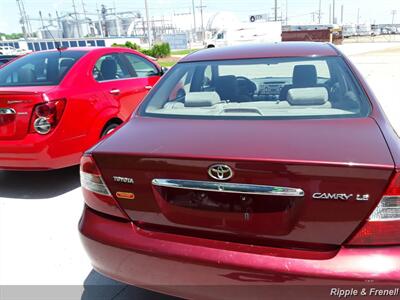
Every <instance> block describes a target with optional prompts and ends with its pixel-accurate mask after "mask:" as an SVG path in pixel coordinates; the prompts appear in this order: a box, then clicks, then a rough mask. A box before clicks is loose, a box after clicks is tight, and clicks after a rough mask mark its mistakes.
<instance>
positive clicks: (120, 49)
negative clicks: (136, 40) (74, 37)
mask: <svg viewBox="0 0 400 300" xmlns="http://www.w3.org/2000/svg"><path fill="white" fill-rule="evenodd" d="M55 51H61V52H69V51H86V52H100V53H109V52H113V51H114V52H135V53H137V51H135V50H133V49H130V48H127V47H93V46H86V47H66V48H61V49H60V50H57V49H49V50H41V51H35V52H32V53H43V52H55Z"/></svg>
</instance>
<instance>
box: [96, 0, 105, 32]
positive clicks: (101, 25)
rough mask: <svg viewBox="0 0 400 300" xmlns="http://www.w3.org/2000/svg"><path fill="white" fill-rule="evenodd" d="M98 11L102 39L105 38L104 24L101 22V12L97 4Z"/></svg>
mask: <svg viewBox="0 0 400 300" xmlns="http://www.w3.org/2000/svg"><path fill="white" fill-rule="evenodd" d="M96 10H97V18H98V24H99V33H100V36H101V37H104V32H103V24H102V22H101V15H100V10H99V7H98V5H97V3H96Z"/></svg>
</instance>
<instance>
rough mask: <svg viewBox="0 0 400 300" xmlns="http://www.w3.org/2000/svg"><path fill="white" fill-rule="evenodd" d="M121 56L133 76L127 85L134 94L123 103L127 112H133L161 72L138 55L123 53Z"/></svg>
mask: <svg viewBox="0 0 400 300" xmlns="http://www.w3.org/2000/svg"><path fill="white" fill-rule="evenodd" d="M121 56H122V59H123V60H124V63H125V64H126V66H127V67H128V68H129V72H130V73H131V74H133V78H132V79H131V80H129V84H130V85H131V88H132V89H133V90H134V91H135V92H134V94H133V95H132V97H130V100H129V101H127V102H126V103H124V106H126V109H127V110H130V111H133V110H135V109H136V107H137V106H138V105H139V104H140V102H141V101H142V100H143V98H144V97H145V96H146V95H147V93H148V92H149V91H150V89H151V88H152V87H153V86H154V85H155V84H156V82H157V81H158V80H159V79H160V76H161V72H160V70H159V69H158V68H157V67H156V66H155V64H153V63H152V62H151V61H149V60H148V59H146V58H144V57H142V56H140V55H137V54H134V53H128V52H125V53H121Z"/></svg>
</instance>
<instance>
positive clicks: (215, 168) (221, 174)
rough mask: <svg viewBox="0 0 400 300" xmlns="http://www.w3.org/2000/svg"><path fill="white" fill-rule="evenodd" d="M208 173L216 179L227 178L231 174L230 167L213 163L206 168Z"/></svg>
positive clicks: (230, 176) (229, 177)
mask: <svg viewBox="0 0 400 300" xmlns="http://www.w3.org/2000/svg"><path fill="white" fill-rule="evenodd" d="M208 175H210V177H211V178H213V179H216V180H228V179H231V178H232V176H233V171H232V169H231V167H229V166H227V165H224V164H215V165H212V166H210V167H209V168H208Z"/></svg>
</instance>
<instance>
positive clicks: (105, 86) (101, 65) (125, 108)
mask: <svg viewBox="0 0 400 300" xmlns="http://www.w3.org/2000/svg"><path fill="white" fill-rule="evenodd" d="M93 77H94V79H95V80H96V81H97V83H98V84H97V86H98V88H99V89H100V90H101V91H102V92H103V95H104V98H105V101H107V102H108V103H107V106H113V107H118V108H119V113H120V117H122V119H123V120H124V121H125V120H126V119H127V118H128V117H129V115H130V114H131V113H132V110H131V109H130V105H126V103H129V102H131V101H132V96H133V95H134V94H135V93H136V92H137V91H136V88H135V87H134V85H133V84H132V82H131V79H132V77H133V75H132V73H131V72H130V71H129V68H128V67H127V66H126V64H124V62H123V61H122V59H121V55H120V54H119V53H118V52H114V53H108V54H105V55H103V56H101V57H100V58H99V59H98V60H97V62H96V64H95V66H94V68H93Z"/></svg>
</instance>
